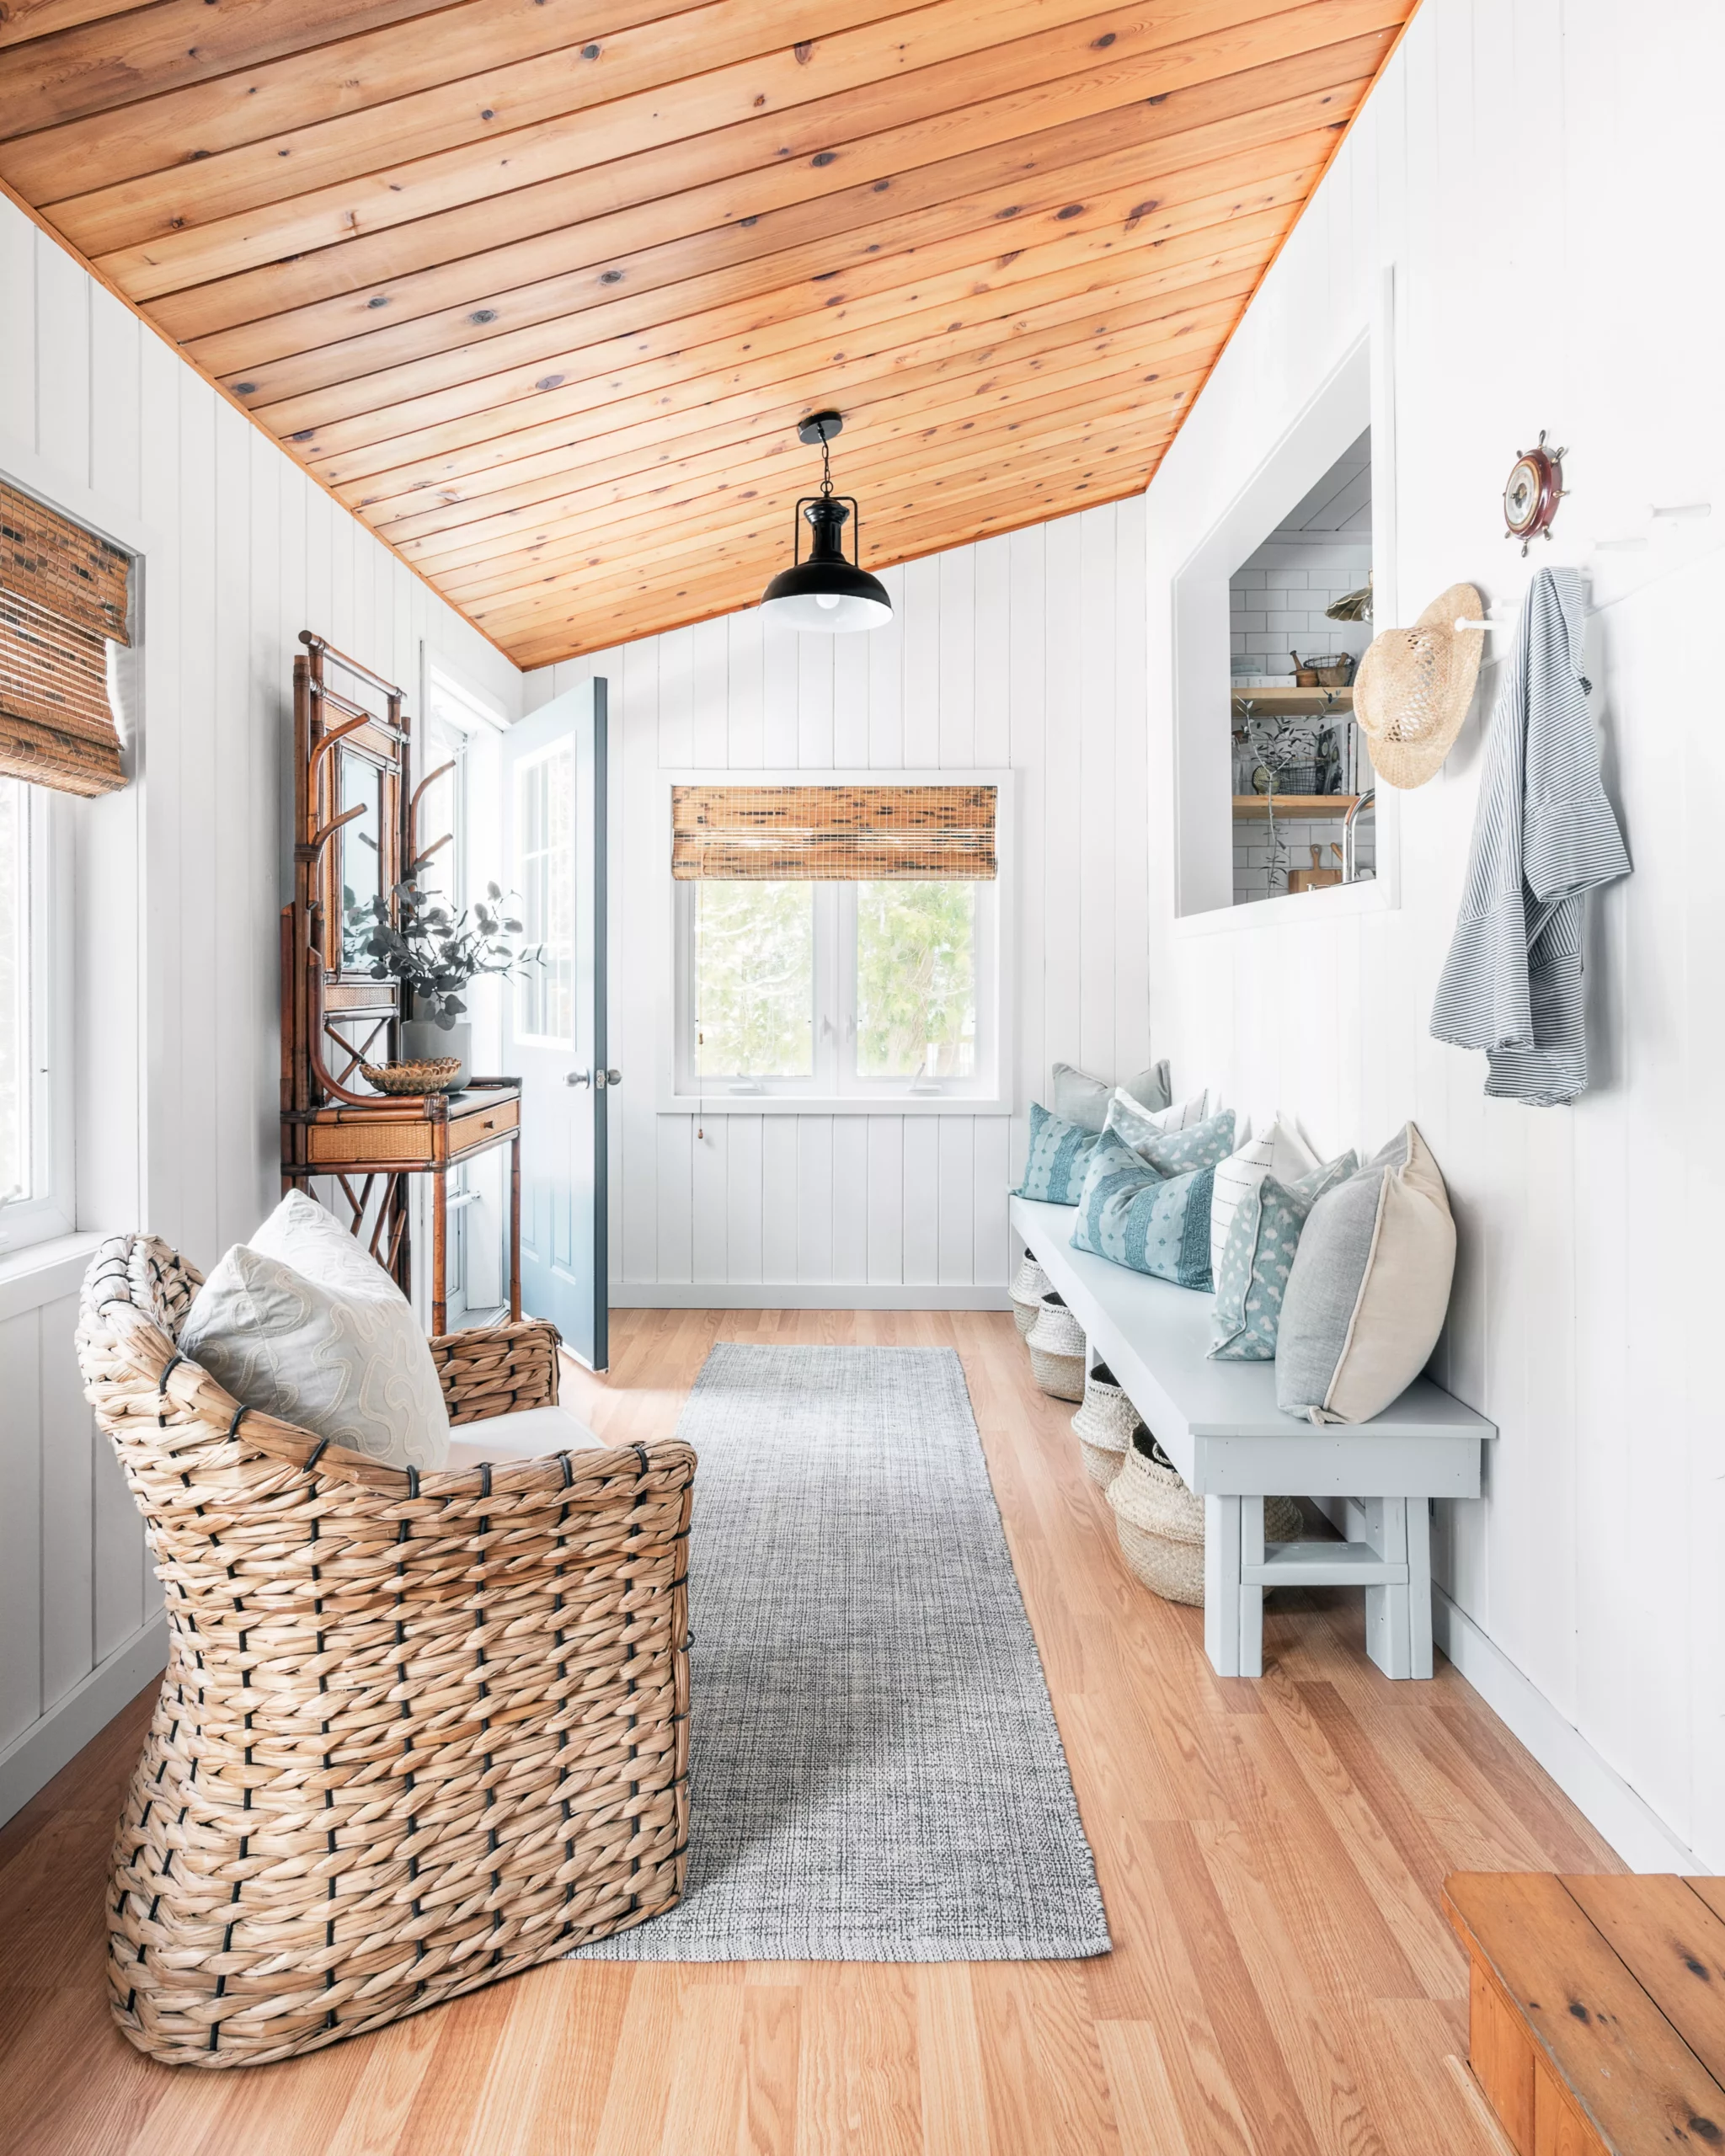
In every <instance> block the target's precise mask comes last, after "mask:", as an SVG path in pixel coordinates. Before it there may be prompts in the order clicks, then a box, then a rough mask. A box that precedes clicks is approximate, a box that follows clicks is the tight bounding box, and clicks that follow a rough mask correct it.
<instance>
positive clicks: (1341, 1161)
mask: <svg viewBox="0 0 1725 2156" xmlns="http://www.w3.org/2000/svg"><path fill="white" fill-rule="evenodd" d="M1358 1168H1359V1155H1357V1154H1354V1153H1343V1154H1342V1155H1339V1156H1338V1158H1337V1159H1335V1160H1333V1161H1326V1162H1325V1163H1324V1165H1323V1166H1322V1167H1321V1168H1314V1169H1313V1170H1312V1171H1311V1174H1310V1175H1306V1176H1301V1177H1299V1178H1298V1180H1297V1181H1295V1182H1280V1181H1279V1180H1278V1178H1277V1177H1274V1176H1273V1175H1267V1176H1265V1177H1263V1180H1262V1181H1261V1182H1258V1183H1257V1184H1256V1185H1255V1186H1254V1187H1252V1189H1251V1190H1249V1191H1247V1193H1246V1194H1245V1196H1244V1197H1243V1198H1241V1200H1240V1202H1239V1203H1238V1205H1237V1206H1236V1208H1235V1211H1234V1217H1233V1219H1232V1220H1231V1222H1230V1223H1229V1225H1228V1239H1227V1241H1226V1243H1225V1244H1224V1246H1223V1248H1222V1258H1221V1267H1220V1271H1219V1273H1218V1274H1217V1276H1216V1301H1215V1322H1214V1324H1213V1325H1212V1326H1211V1329H1210V1353H1211V1355H1212V1356H1213V1357H1215V1359H1216V1360H1217V1361H1218V1362H1223V1363H1273V1362H1274V1360H1275V1358H1276V1330H1277V1327H1278V1326H1279V1325H1280V1323H1281V1321H1282V1297H1283V1295H1284V1293H1285V1292H1286V1289H1287V1286H1288V1275H1289V1273H1290V1272H1291V1271H1292V1270H1293V1266H1294V1253H1295V1251H1296V1250H1297V1249H1298V1248H1299V1246H1300V1230H1301V1229H1302V1228H1303V1227H1304V1226H1305V1225H1306V1215H1307V1214H1309V1213H1310V1212H1311V1209H1312V1207H1313V1206H1314V1205H1316V1203H1317V1201H1318V1200H1319V1198H1322V1196H1323V1194H1324V1193H1325V1192H1326V1191H1327V1190H1329V1189H1331V1188H1332V1187H1334V1186H1335V1185H1336V1184H1337V1183H1338V1182H1346V1181H1347V1179H1348V1177H1349V1176H1351V1175H1353V1174H1354V1172H1355V1171H1357V1169H1358Z"/></svg>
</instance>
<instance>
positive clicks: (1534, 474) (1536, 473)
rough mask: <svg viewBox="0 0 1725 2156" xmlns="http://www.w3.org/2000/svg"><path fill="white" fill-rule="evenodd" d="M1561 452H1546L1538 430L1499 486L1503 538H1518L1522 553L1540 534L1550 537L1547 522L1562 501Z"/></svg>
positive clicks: (1520, 452) (1542, 429) (1543, 435)
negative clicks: (1534, 441) (1534, 440)
mask: <svg viewBox="0 0 1725 2156" xmlns="http://www.w3.org/2000/svg"><path fill="white" fill-rule="evenodd" d="M1568 454H1569V452H1568V451H1567V450H1565V449H1547V448H1546V430H1545V429H1544V428H1543V427H1541V429H1540V438H1539V441H1538V444H1537V445H1536V446H1535V447H1534V448H1532V449H1524V450H1519V451H1517V452H1516V457H1515V465H1514V470H1513V471H1512V472H1510V474H1509V478H1508V479H1507V480H1506V481H1505V483H1504V486H1503V523H1504V526H1505V527H1506V528H1505V531H1504V533H1503V536H1504V537H1505V538H1506V539H1519V541H1520V542H1521V551H1522V552H1523V553H1524V554H1525V552H1527V549H1528V547H1529V544H1530V542H1532V541H1533V540H1535V539H1536V538H1538V536H1539V535H1540V534H1541V532H1542V531H1543V532H1544V533H1545V535H1546V538H1547V539H1549V538H1550V537H1551V520H1552V518H1553V517H1554V516H1556V515H1557V504H1558V503H1559V502H1561V501H1562V499H1563V460H1564V458H1565V457H1566V456H1567V455H1568Z"/></svg>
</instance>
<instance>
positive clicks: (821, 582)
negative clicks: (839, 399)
mask: <svg viewBox="0 0 1725 2156" xmlns="http://www.w3.org/2000/svg"><path fill="white" fill-rule="evenodd" d="M843 424H845V423H844V420H843V419H842V418H841V415H840V414H838V413H836V412H814V413H811V414H809V417H808V418H807V419H804V421H802V423H801V424H799V425H798V429H797V439H798V440H799V441H804V442H807V443H808V445H809V447H810V448H811V449H812V448H813V447H814V445H815V443H816V442H819V443H820V493H819V494H805V495H804V497H803V499H801V500H800V501H799V502H798V504H797V524H796V528H795V531H794V533H793V538H792V542H791V543H792V547H793V554H794V560H793V564H792V566H791V567H790V568H788V569H781V570H780V571H779V573H778V574H777V576H776V577H775V578H774V579H772V583H771V584H768V585H767V587H766V590H765V591H764V592H763V593H762V594H761V606H763V607H764V608H766V610H767V611H769V612H771V613H773V614H775V615H777V617H778V619H779V620H780V621H782V622H784V623H785V624H786V626H787V627H789V628H793V629H822V630H825V632H827V633H828V634H829V635H836V634H838V633H839V632H841V631H842V630H846V629H879V628H882V627H884V626H885V625H886V623H887V622H889V621H891V619H892V617H893V602H892V600H890V599H889V598H888V596H887V592H886V586H885V585H884V584H883V583H882V582H881V580H880V579H879V577H878V576H870V575H869V574H868V570H867V569H865V568H863V566H862V564H861V562H860V560H857V559H852V560H850V561H846V559H845V542H844V530H845V520H846V517H850V518H852V519H854V520H855V521H854V524H853V527H852V542H851V543H852V553H853V555H854V554H855V553H856V551H857V545H858V542H859V541H860V539H861V536H862V523H863V520H862V517H861V516H860V515H859V514H858V512H857V502H856V497H855V496H854V495H852V494H834V492H833V490H832V459H831V456H830V452H829V451H828V449H827V444H828V443H829V442H830V440H832V438H833V436H834V435H836V433H837V432H838V431H839V430H840V428H841V427H842V426H843ZM805 519H806V520H807V521H808V525H809V530H810V531H811V532H812V533H813V534H814V540H813V543H812V544H811V546H810V547H809V556H808V558H807V560H804V557H803V543H802V542H803V524H804V520H805Z"/></svg>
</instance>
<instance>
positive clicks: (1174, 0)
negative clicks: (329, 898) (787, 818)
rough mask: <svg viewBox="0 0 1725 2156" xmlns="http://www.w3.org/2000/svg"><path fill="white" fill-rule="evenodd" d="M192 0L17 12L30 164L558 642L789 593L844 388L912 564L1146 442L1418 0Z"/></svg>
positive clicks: (232, 354)
mask: <svg viewBox="0 0 1725 2156" xmlns="http://www.w3.org/2000/svg"><path fill="white" fill-rule="evenodd" d="M191 4H192V5H193V6H195V7H196V8H198V9H199V13H198V14H197V15H195V16H194V15H193V14H192V13H191V12H190V8H188V6H187V5H186V0H156V4H155V5H153V6H150V7H145V8H135V9H131V10H122V11H117V12H115V13H112V14H109V15H108V16H106V17H104V18H101V19H89V18H88V15H82V16H81V0H43V7H41V8H37V9H36V10H35V11H34V12H35V20H36V22H37V23H38V24H39V25H40V24H48V23H51V24H54V25H55V27H54V28H53V29H51V31H50V32H49V34H47V35H35V36H33V37H24V38H19V37H18V36H16V35H13V36H12V37H11V38H10V39H9V40H8V37H7V36H6V35H3V34H0V91H3V90H5V89H6V88H7V87H8V85H13V84H16V83H30V84H32V85H34V86H35V88H36V90H37V91H39V92H40V95H38V96H36V97H35V98H34V99H32V101H31V105H30V117H31V121H32V131H31V132H30V133H29V134H28V135H24V136H14V137H13V140H12V141H10V142H9V143H0V177H7V178H10V179H12V184H14V185H15V184H17V179H20V178H21V179H23V180H24V182H25V186H24V193H25V195H26V196H27V197H29V196H30V195H32V193H33V194H34V207H35V211H36V213H37V214H38V216H41V215H42V214H43V213H44V212H45V214H46V221H47V223H48V224H49V226H50V227H51V228H57V229H58V230H59V231H60V232H61V235H62V236H63V237H65V238H67V241H68V242H69V243H71V244H72V246H73V248H74V249H75V250H81V251H82V252H83V253H84V254H85V255H86V256H93V257H94V263H93V266H94V268H95V270H96V272H97V274H98V275H99V276H100V277H101V278H102V280H103V281H104V282H106V283H108V284H109V286H110V289H116V288H117V289H119V290H120V292H121V294H122V296H127V297H129V298H130V299H131V302H132V303H133V304H134V305H136V306H138V307H140V311H141V312H143V313H144V314H145V316H146V318H149V319H152V321H153V322H154V323H156V324H157V325H158V327H160V328H162V329H163V331H164V332H166V334H168V335H169V336H170V337H173V338H177V339H180V340H181V342H182V346H183V349H184V348H187V347H190V350H189V356H190V357H191V358H192V359H193V360H194V362H195V364H197V365H199V366H200V368H201V370H202V371H205V372H206V374H211V375H220V376H225V377H226V379H225V380H222V381H221V382H219V383H218V386H219V387H222V389H223V391H224V393H226V394H227V395H229V396H230V398H232V401H235V402H236V403H241V404H242V407H243V406H244V404H245V403H250V404H251V405H252V407H253V408H254V418H255V419H259V420H260V421H261V423H262V424H263V425H264V429H265V430H266V431H269V432H270V433H271V434H272V435H274V436H275V437H276V438H277V439H281V438H283V437H284V436H286V437H293V436H298V437H299V438H300V439H299V440H296V441H294V440H288V441H287V443H286V446H290V447H291V449H293V450H294V451H296V452H297V453H298V455H299V457H300V461H301V462H302V464H303V465H304V466H305V467H306V469H307V472H309V474H310V475H311V476H312V478H314V479H316V480H317V481H318V483H319V484H321V485H323V486H325V487H327V488H329V489H330V490H331V491H332V492H334V494H336V495H337V498H338V499H343V500H345V501H347V502H348V503H349V504H350V505H351V506H355V507H357V508H358V509H359V510H360V514H361V515H364V516H365V517H366V520H367V521H368V522H370V523H371V525H372V526H373V528H374V529H376V530H377V531H378V532H379V536H382V538H383V539H384V540H385V542H386V543H390V542H405V543H406V548H407V550H408V551H406V552H404V553H403V558H405V559H408V560H409V561H410V562H411V561H413V559H414V556H418V557H419V565H420V567H421V573H422V574H425V573H428V572H429V574H430V580H431V581H432V583H433V585H434V588H438V587H439V585H440V584H441V587H442V588H443V589H445V590H446V592H447V595H448V596H449V597H450V598H451V600H452V601H453V602H454V603H456V604H457V605H458V606H460V605H463V604H464V605H465V606H466V608H467V611H468V613H469V616H470V618H472V619H473V621H474V622H475V624H476V626H478V627H480V628H481V629H482V630H483V631H484V632H486V633H488V634H489V635H491V636H493V637H494V638H501V639H502V640H503V641H504V642H505V648H509V649H510V652H511V654H512V655H514V656H516V657H517V658H518V659H523V660H528V659H531V663H539V662H540V661H542V660H543V659H545V658H547V656H557V655H561V654H562V653H563V652H566V651H569V650H570V649H572V648H580V649H591V648H596V647H597V646H598V644H600V643H610V642H612V641H615V640H616V637H617V632H618V627H619V625H620V624H621V625H622V626H623V627H626V629H627V631H628V633H630V634H646V633H649V632H652V631H654V630H661V629H664V628H666V627H671V626H674V625H675V624H676V622H679V621H684V620H691V619H695V618H705V617H707V616H709V615H711V614H713V613H718V612H724V611H729V609H730V608H733V607H735V606H746V605H748V604H750V603H751V601H752V600H754V599H755V597H756V595H757V594H758V591H759V590H760V587H761V584H762V583H764V582H765V580H766V577H767V576H768V575H770V574H771V573H772V568H773V567H774V566H775V565H777V564H778V563H780V560H781V558H782V555H783V553H784V551H785V536H786V535H785V533H784V531H783V526H784V524H785V523H786V522H787V521H788V519H789V516H790V514H791V511H792V507H793V504H794V502H795V501H796V499H798V496H799V494H801V493H802V492H804V490H806V489H808V488H812V487H813V485H814V483H815V476H816V472H817V470H818V467H817V466H816V465H815V463H814V461H813V460H811V459H810V458H809V456H808V452H807V451H805V450H804V449H803V448H802V446H801V445H799V444H797V443H796V442H795V440H794V438H793V429H794V423H795V420H796V419H797V418H798V417H800V416H801V415H802V414H803V413H804V412H806V411H807V410H808V409H809V408H811V406H813V405H815V404H817V403H828V402H831V403H836V404H838V405H839V407H840V408H841V409H842V410H844V411H845V413H846V418H847V421H848V426H847V431H846V438H845V441H844V443H843V444H842V445H841V454H840V464H839V472H838V474H837V477H838V478H839V482H840V483H841V485H842V486H844V487H845V488H846V491H847V492H855V493H857V494H858V495H859V496H860V497H861V498H862V501H863V542H864V546H863V554H864V558H865V560H866V561H868V562H870V563H884V562H889V561H892V560H896V559H908V558H914V557H915V556H916V555H917V554H920V553H927V552H937V551H939V550H941V549H942V548H943V547H949V546H953V545H959V544H962V543H964V542H966V541H967V540H969V539H973V538H975V537H980V536H987V535H989V534H991V533H993V532H999V531H1007V530H1010V529H1012V528H1014V526H1016V525H1017V524H1022V523H1025V522H1033V521H1037V520H1041V519H1044V518H1048V517H1051V516H1056V515H1063V514H1065V513H1067V512H1068V511H1070V510H1075V509H1079V508H1082V507H1085V506H1087V505H1089V504H1092V503H1095V502H1098V501H1102V500H1108V499H1119V498H1120V497H1122V496H1123V495H1125V494H1130V493H1133V492H1135V491H1137V490H1138V489H1140V488H1142V487H1143V486H1144V485H1145V484H1146V483H1147V481H1148V479H1149V478H1150V476H1151V473H1152V472H1153V471H1154V469H1155V467H1156V464H1157V463H1158V462H1159V461H1160V458H1161V456H1162V454H1163V453H1164V452H1165V451H1166V447H1167V443H1168V441H1169V440H1171V439H1172V434H1173V432H1174V430H1175V429H1176V428H1177V426H1178V422H1179V419H1180V417H1181V416H1182V415H1183V413H1184V411H1185V410H1187V409H1188V408H1189V407H1190V403H1191V402H1192V399H1193V396H1194V392H1195V391H1196V390H1197V389H1198V387H1199V386H1200V385H1201V383H1202V382H1203V380H1204V376H1205V375H1206V372H1207V371H1208V369H1209V368H1210V366H1212V365H1213V364H1214V361H1215V357H1216V356H1217V355H1218V353H1219V352H1220V350H1221V349H1222V348H1223V346H1224V345H1225V344H1226V339H1227V338H1228V337H1229V336H1230V335H1231V332H1232V329H1233V328H1234V326H1235V324H1236V322H1237V320H1238V318H1239V316H1240V314H1241V313H1242V312H1243V309H1244V307H1245V305H1246V303H1247V301H1248V299H1249V296H1250V294H1251V292H1252V290H1253V289H1255V287H1256V285H1257V283H1258V280H1260V278H1261V276H1262V275H1263V270H1264V268H1265V267H1266V265H1267V264H1268V262H1269V261H1270V260H1272V259H1274V256H1275V254H1276V253H1278V252H1279V248H1280V246H1281V245H1282V244H1283V243H1284V240H1285V236H1286V233H1287V232H1288V230H1289V229H1290V226H1291V223H1292V221H1294V219H1295V217H1296V216H1297V215H1298V213H1299V211H1300V208H1301V206H1302V205H1303V203H1304V201H1305V200H1306V199H1309V195H1310V190H1311V187H1312V185H1313V184H1315V183H1316V177H1317V176H1318V174H1319V173H1320V172H1321V170H1322V168H1323V166H1324V165H1325V164H1326V163H1327V158H1328V157H1329V156H1331V155H1332V154H1333V148H1334V145H1335V143H1336V142H1337V141H1338V140H1339V138H1340V136H1341V134H1342V133H1343V131H1345V129H1346V126H1347V125H1348V123H1349V122H1350V121H1351V120H1352V119H1353V117H1354V115H1355V113H1356V112H1357V110H1358V109H1359V104H1360V102H1361V101H1362V99H1363V97H1364V95H1365V93H1366V91H1367V89H1368V88H1369V86H1370V81H1371V80H1372V79H1374V78H1375V73H1376V72H1377V70H1378V69H1379V68H1380V67H1381V64H1382V62H1383V61H1384V59H1385V58H1386V56H1387V54H1388V52H1389V51H1391V49H1392V48H1393V45H1394V43H1395V42H1396V40H1397V38H1398V37H1399V35H1400V34H1401V33H1402V29H1404V28H1405V24H1406V21H1407V18H1408V16H1409V15H1410V14H1411V13H1412V11H1413V0H1306V4H1304V5H1298V6H1290V5H1289V4H1287V0H1167V4H1164V5H1162V6H1160V7H1157V6H1155V5H1154V4H1153V0H1151V5H1148V6H1146V8H1142V9H1139V10H1136V11H1134V10H1131V9H1128V8H1121V7H1119V6H1116V7H1111V8H1098V7H1097V4H1096V0H996V4H994V5H993V6H992V7H991V8H990V9H988V10H984V11H979V10H977V9H975V6H974V0H927V3H926V4H924V5H922V6H921V7H917V8H907V7H905V5H904V0H759V3H758V4H756V0H723V4H719V3H718V0H702V4H700V5H697V6H676V5H674V4H672V3H671V0H619V4H618V6H617V9H616V11H615V12H609V11H607V12H606V13H605V14H603V15H601V14H600V13H597V12H596V10H597V8H598V0H547V4H545V5H544V6H538V5H537V4H536V0H455V4H452V5H447V6H443V7H440V8H429V9H428V8H425V7H423V6H409V5H403V0H380V3H379V4H378V5H377V6H376V7H374V8H370V9H362V10H361V11H360V12H359V13H340V12H339V11H338V10H336V9H335V8H334V4H333V0H210V4H209V5H208V6H207V7H206V5H205V0H191ZM68 25H71V26H68ZM7 27H11V28H13V29H14V30H15V28H16V17H15V15H14V16H13V18H11V19H9V22H8V25H0V32H3V30H4V29H5V28H7ZM595 48H596V49H595ZM8 105H15V100H13V99H9V98H6V97H0V110H3V109H8ZM74 109H75V110H76V111H77V112H78V113H79V114H80V115H83V116H80V117H77V118H72V119H67V117H66V115H67V114H68V113H70V112H72V111H73V110H74ZM44 112H46V113H47V115H48V120H47V122H46V124H44V125H37V124H36V123H37V122H39V121H40V120H41V116H42V115H43V113H44ZM128 115H131V118H132V120H134V122H135V125H134V126H133V127H132V129H131V131H128V130H127V127H126V120H127V117H128ZM56 138H57V139H56ZM200 152H206V154H200ZM14 175H15V177H13V176H14ZM1062 212H1065V215H1062ZM152 258H153V259H152ZM380 301H381V302H382V305H381V306H379V305H376V304H374V302H380ZM380 315H382V316H386V317H387V321H384V322H382V323H380V322H379V321H378V317H379V316H380ZM475 316H479V317H481V318H483V319H481V320H479V321H475V320H474V319H473V318H474V317H475ZM476 332H483V334H475V333H476ZM242 382H244V383H246V384H247V385H248V387H247V388H246V389H245V391H244V392H243V394H242V393H241V392H239V385H240V383H242ZM586 608H591V609H592V610H593V612H594V615H595V618H596V619H597V621H598V627H597V630H596V632H594V633H590V632H588V631H587V629H586V627H585V622H584V618H583V610H584V609H586Z"/></svg>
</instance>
